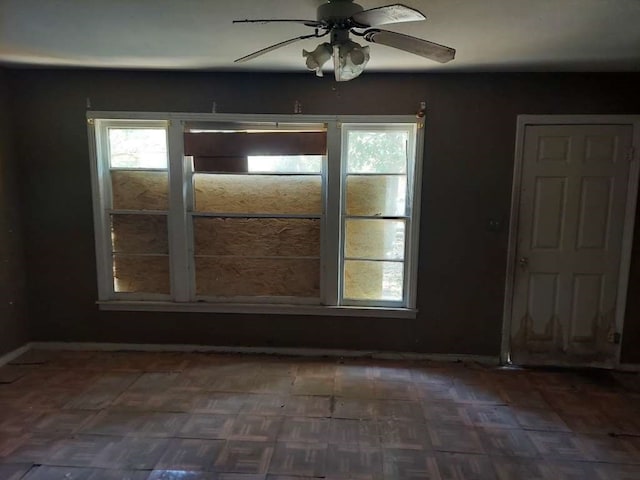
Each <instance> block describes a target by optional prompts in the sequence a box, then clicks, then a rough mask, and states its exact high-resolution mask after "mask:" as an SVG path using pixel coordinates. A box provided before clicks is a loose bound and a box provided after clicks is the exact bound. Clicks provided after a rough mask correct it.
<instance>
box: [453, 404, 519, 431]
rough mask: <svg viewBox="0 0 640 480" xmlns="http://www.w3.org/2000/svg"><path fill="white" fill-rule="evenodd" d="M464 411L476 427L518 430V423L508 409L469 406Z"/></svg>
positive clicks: (491, 406) (502, 407) (490, 406)
mask: <svg viewBox="0 0 640 480" xmlns="http://www.w3.org/2000/svg"><path fill="white" fill-rule="evenodd" d="M465 409H466V411H467V414H468V417H469V419H470V420H471V423H472V424H473V425H474V426H476V427H487V428H519V424H518V421H517V420H516V417H515V416H514V415H513V413H511V409H510V408H509V407H505V406H494V405H470V406H467V407H465Z"/></svg>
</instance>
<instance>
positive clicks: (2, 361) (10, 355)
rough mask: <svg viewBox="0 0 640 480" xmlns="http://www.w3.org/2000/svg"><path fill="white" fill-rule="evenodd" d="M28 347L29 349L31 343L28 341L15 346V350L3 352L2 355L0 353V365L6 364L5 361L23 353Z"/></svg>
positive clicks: (7, 361) (9, 360)
mask: <svg viewBox="0 0 640 480" xmlns="http://www.w3.org/2000/svg"><path fill="white" fill-rule="evenodd" d="M30 349H31V344H30V343H25V344H24V345H23V346H21V347H20V348H16V349H15V350H12V351H11V352H9V353H5V354H4V355H2V356H1V357H0V367H2V366H3V365H6V364H7V363H9V362H11V361H13V360H15V359H16V358H18V357H19V356H20V355H23V354H24V353H26V352H28V351H29V350H30Z"/></svg>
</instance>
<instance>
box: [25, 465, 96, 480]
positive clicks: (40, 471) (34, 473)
mask: <svg viewBox="0 0 640 480" xmlns="http://www.w3.org/2000/svg"><path fill="white" fill-rule="evenodd" d="M92 473H93V470H92V469H90V468H78V467H51V466H49V465H41V466H37V467H35V468H34V469H33V470H31V471H30V472H29V474H28V475H27V476H26V478H25V479H24V480H58V479H65V480H67V479H68V480H89V479H90V478H91V474H92Z"/></svg>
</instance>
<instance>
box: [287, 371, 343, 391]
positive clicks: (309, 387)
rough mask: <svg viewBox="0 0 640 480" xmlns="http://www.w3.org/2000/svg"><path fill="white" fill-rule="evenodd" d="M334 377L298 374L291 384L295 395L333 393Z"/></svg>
mask: <svg viewBox="0 0 640 480" xmlns="http://www.w3.org/2000/svg"><path fill="white" fill-rule="evenodd" d="M333 389H334V379H333V377H312V376H310V377H307V376H302V375H298V376H297V377H296V378H295V381H294V383H293V385H292V386H291V393H292V394H293V395H332V394H333Z"/></svg>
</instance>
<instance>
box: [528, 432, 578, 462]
mask: <svg viewBox="0 0 640 480" xmlns="http://www.w3.org/2000/svg"><path fill="white" fill-rule="evenodd" d="M526 433H527V436H528V437H529V439H530V440H531V442H532V443H533V445H534V447H535V448H536V450H537V451H538V454H539V455H542V456H543V457H548V458H555V459H559V460H575V461H586V460H589V459H590V457H589V455H588V453H587V452H586V450H585V447H584V445H583V444H581V443H580V440H579V437H578V436H577V435H575V434H573V433H565V432H547V431H532V430H527V431H526Z"/></svg>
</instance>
